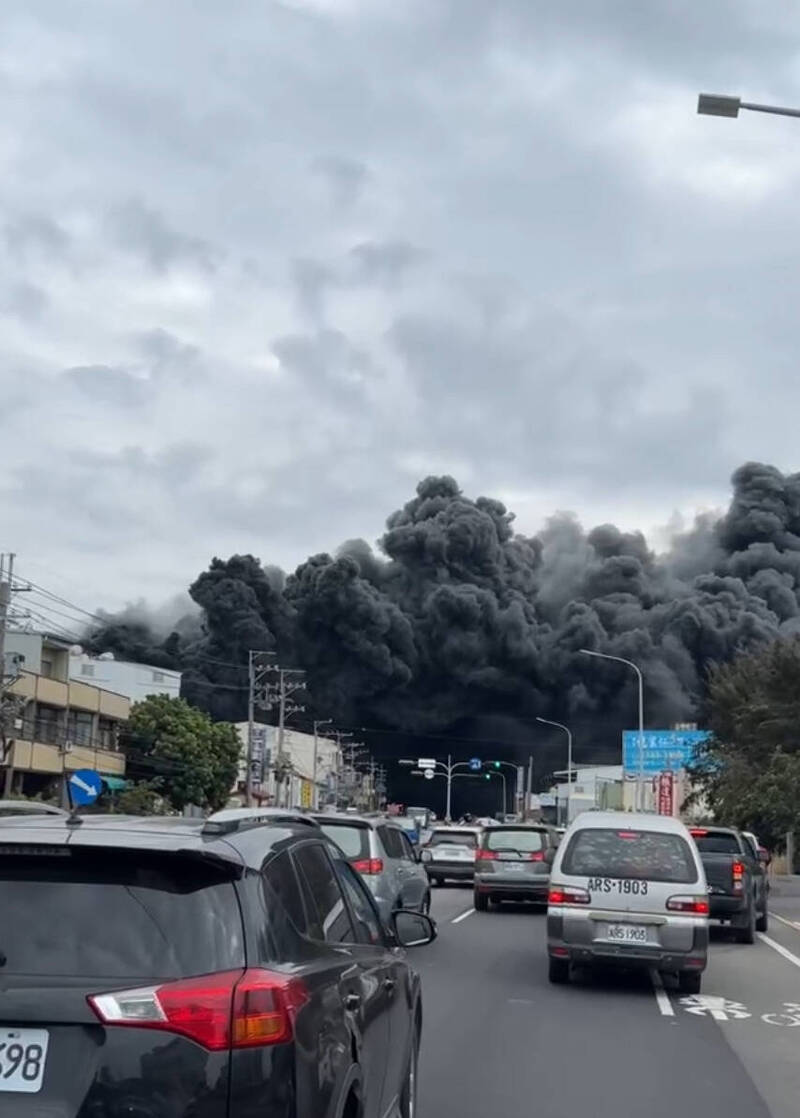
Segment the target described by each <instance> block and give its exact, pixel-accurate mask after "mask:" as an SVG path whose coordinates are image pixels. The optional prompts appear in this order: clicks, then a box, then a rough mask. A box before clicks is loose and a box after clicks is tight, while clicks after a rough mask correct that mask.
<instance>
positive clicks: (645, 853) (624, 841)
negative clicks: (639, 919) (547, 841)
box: [561, 828, 698, 885]
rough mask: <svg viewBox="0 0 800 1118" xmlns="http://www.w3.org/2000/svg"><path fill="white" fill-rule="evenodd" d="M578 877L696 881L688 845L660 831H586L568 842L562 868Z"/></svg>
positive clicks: (580, 832)
mask: <svg viewBox="0 0 800 1118" xmlns="http://www.w3.org/2000/svg"><path fill="white" fill-rule="evenodd" d="M561 868H562V869H563V871H564V873H566V874H573V875H576V876H579V877H622V878H632V879H634V880H639V881H669V882H675V883H676V884H681V885H690V884H692V883H693V882H695V881H697V877H698V874H697V868H696V866H695V862H694V858H693V857H692V852H691V850H690V849H689V844H688V843H687V842H686V841H685V839H683V838H681V836H680V835H671V834H665V833H663V832H662V831H639V830H636V831H633V830H630V831H628V830H616V829H612V828H598V829H597V830H594V829H589V828H586V829H585V830H581V831H577V832H576V834H574V835H573V837H572V838H571V839H570V843H569V846H568V847H567V851H566V854H565V855H564V861H563V863H562V867H561Z"/></svg>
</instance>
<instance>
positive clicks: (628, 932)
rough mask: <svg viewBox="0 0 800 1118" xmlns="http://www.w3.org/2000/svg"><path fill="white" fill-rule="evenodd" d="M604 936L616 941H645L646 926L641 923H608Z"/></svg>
mask: <svg viewBox="0 0 800 1118" xmlns="http://www.w3.org/2000/svg"><path fill="white" fill-rule="evenodd" d="M606 936H607V938H608V939H613V940H614V941H615V942H616V943H647V928H645V927H644V926H643V925H642V924H609V925H608V931H607V933H606Z"/></svg>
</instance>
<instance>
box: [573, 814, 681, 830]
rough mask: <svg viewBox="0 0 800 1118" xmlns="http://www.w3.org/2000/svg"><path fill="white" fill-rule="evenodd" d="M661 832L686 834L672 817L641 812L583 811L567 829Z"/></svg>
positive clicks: (678, 820) (679, 822) (678, 821)
mask: <svg viewBox="0 0 800 1118" xmlns="http://www.w3.org/2000/svg"><path fill="white" fill-rule="evenodd" d="M614 828H621V829H622V830H627V831H630V830H639V831H662V832H664V833H665V834H686V833H687V828H686V826H685V825H684V824H683V823H682V822H681V820H680V819H676V818H675V817H674V816H672V815H656V814H655V813H652V814H651V813H649V812H643V811H583V812H581V814H580V815H579V816H578V817H577V818H576V819H574V820H573V821H572V823H571V824H570V826H569V827H568V828H567V832H568V833H569V831H587V830H606V829H612V830H613V829H614Z"/></svg>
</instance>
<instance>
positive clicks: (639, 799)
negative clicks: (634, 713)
mask: <svg viewBox="0 0 800 1118" xmlns="http://www.w3.org/2000/svg"><path fill="white" fill-rule="evenodd" d="M578 652H580V653H582V654H583V655H584V656H596V657H597V658H598V660H615V661H616V662H617V663H618V664H627V665H628V667H629V668H633V670H634V671H635V672H636V676H637V678H638V680H639V750H638V752H639V758H638V760H639V776H638V779H637V783H636V807H637V809H638V810H639V811H644V680H643V678H642V673H641V671H640V669H639V666H638V664H634V662H633V660H626V659H625V658H624V656H610V655H609V654H608V653H607V652H594V651H593V650H592V649H590V648H579V649H578ZM622 764H623V773H622V776H623V779H624V777H625V770H624V766H625V757H624V755H623V758H622Z"/></svg>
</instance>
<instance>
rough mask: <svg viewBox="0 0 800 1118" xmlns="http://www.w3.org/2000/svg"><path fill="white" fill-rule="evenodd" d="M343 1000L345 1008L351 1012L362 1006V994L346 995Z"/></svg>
mask: <svg viewBox="0 0 800 1118" xmlns="http://www.w3.org/2000/svg"><path fill="white" fill-rule="evenodd" d="M342 1000H343V1001H344V1008H345V1009H349V1010H351V1011H355V1010H356V1009H358V1008H359V1007H360V1005H361V995H360V994H345V996H344V998H343V999H342Z"/></svg>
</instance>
